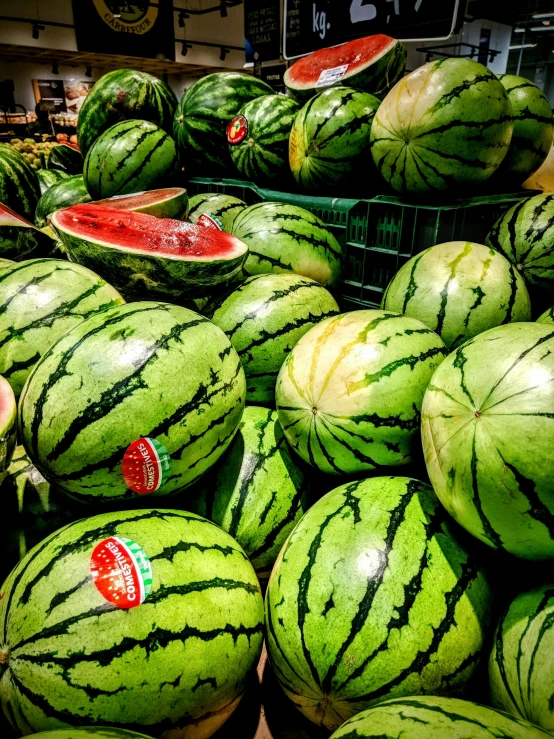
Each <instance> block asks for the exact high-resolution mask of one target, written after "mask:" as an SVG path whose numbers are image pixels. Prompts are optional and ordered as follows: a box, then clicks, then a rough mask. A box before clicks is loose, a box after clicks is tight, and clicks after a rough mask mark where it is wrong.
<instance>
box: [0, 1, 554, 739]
mask: <svg viewBox="0 0 554 739" xmlns="http://www.w3.org/2000/svg"><path fill="white" fill-rule="evenodd" d="M363 6H364V7H363V12H364V13H365V12H367V13H371V7H370V5H368V4H367V3H366V4H363ZM314 9H315V5H314ZM316 10H317V9H316ZM316 10H314V23H316V21H317V22H318V23H319V25H320V30H321V31H323V30H324V25H322V24H324V23H325V19H324V18H323V15H322V14H321V13H320V15H319V20H317V17H318V16H317V14H316ZM114 12H115V11H114ZM122 12H124V13H126V12H127V11H126V10H124V9H123V10H122ZM319 12H320V11H319V10H318V13H319ZM391 12H392V8H391ZM354 26H355V23H354V21H353V24H352V27H353V28H354ZM333 33H335V29H333ZM334 37H335V38H336V36H334ZM406 55H407V51H406V48H405V47H404V45H403V44H402V43H401V42H399V41H397V40H395V39H393V38H391V37H389V36H384V35H376V36H369V37H365V38H359V39H355V40H353V41H350V42H348V43H346V44H342V45H338V46H334V47H331V48H326V49H320V50H318V51H315V52H314V53H312V54H309V55H307V56H305V57H302V58H299V59H297V60H296V61H294V62H293V63H290V64H289V66H288V69H287V70H286V73H285V76H284V81H285V85H286V88H287V94H286V95H283V94H276V93H275V92H274V91H273V89H272V88H271V87H270V86H269V85H268V84H266V83H265V82H264V81H262V80H261V79H259V78H257V77H256V76H255V75H251V74H246V73H243V72H238V71H226V72H214V73H212V74H209V75H207V76H204V77H201V78H199V79H197V80H196V81H195V82H194V83H193V84H192V85H191V86H190V87H189V89H188V90H186V91H185V93H184V95H183V96H182V98H181V99H180V101H179V102H178V101H177V98H176V96H175V94H174V93H173V92H172V90H171V89H170V87H169V85H168V84H167V83H166V82H162V81H161V80H159V79H157V78H156V77H154V76H152V75H149V74H146V73H144V72H141V71H136V70H132V69H116V70H115V71H113V72H109V73H108V74H106V75H104V76H103V77H101V78H100V79H99V80H98V82H96V84H95V85H94V86H93V88H92V91H91V92H90V95H89V96H88V97H87V98H86V101H85V103H84V105H83V107H82V109H81V113H80V115H79V120H78V142H77V136H72V137H71V138H68V137H67V136H66V135H62V134H58V136H57V137H56V142H54V141H50V140H49V138H52V137H49V136H48V135H47V134H44V135H42V136H41V135H40V134H35V135H34V138H28V139H23V140H22V139H14V140H12V141H11V142H10V143H9V144H0V496H1V499H2V501H3V530H2V537H1V540H0V559H1V561H0V575H1V576H2V580H3V583H2V584H0V706H1V707H2V713H3V717H1V718H0V735H1V736H2V737H4V736H5V737H6V739H17V737H20V736H37V739H38V737H44V739H87V737H91V739H94V738H95V737H97V738H98V739H133V738H134V737H136V738H137V739H141V737H142V739H210V737H212V736H213V737H214V739H216V737H217V738H218V739H219V738H221V739H230V737H235V736H236V737H240V739H254V737H256V739H262V737H263V739H316V737H317V738H318V739H320V738H321V737H323V736H328V737H331V739H335V737H336V739H363V738H364V737H367V738H368V739H369V738H370V737H374V739H384V738H385V737H386V739H462V738H463V739H493V737H494V739H499V737H505V738H506V739H508V737H509V738H510V739H539V737H546V736H552V735H554V708H553V706H554V702H553V698H552V692H553V687H552V686H553V679H554V668H553V665H554V638H553V634H554V577H553V576H552V572H551V569H552V563H553V561H554V456H553V449H554V359H553V357H554V205H553V203H554V200H553V198H554V192H553V191H552V190H553V188H552V187H550V184H549V183H550V181H551V180H552V177H550V174H551V171H550V170H551V169H552V167H551V164H552V161H551V158H552V151H554V150H553V149H552V146H551V143H552V135H553V131H554V128H553V118H552V111H551V109H550V107H549V105H548V102H547V99H546V97H545V96H544V95H543V93H542V92H541V91H540V90H539V89H538V88H537V86H536V85H534V84H533V83H532V82H529V81H528V80H526V79H524V78H520V77H514V76H512V75H503V76H499V77H497V76H495V75H494V74H493V73H492V72H491V71H490V70H489V69H488V68H487V67H485V66H483V65H481V64H479V63H477V62H475V61H472V60H470V59H469V58H467V57H442V58H440V59H439V60H438V61H436V60H435V61H430V62H428V63H427V64H425V65H423V66H422V67H420V68H418V69H415V70H413V71H410V73H409V74H407V75H406V76H404V73H405V64H406ZM435 58H436V57H435ZM139 66H140V65H139ZM412 66H413V65H412ZM198 69H200V68H198ZM255 69H256V71H259V65H256V66H255ZM177 83H178V81H177V78H175V79H174V80H173V82H172V84H177ZM38 125H39V124H38V122H37V124H36V126H37V127H38ZM549 173H550V174H549ZM535 185H537V186H538V187H539V188H540V189H541V190H542V192H541V193H539V194H536V193H535V192H527V193H526V191H525V190H524V189H523V188H524V187H526V188H529V187H533V186H535ZM159 503H163V505H161V506H160V507H159V508H157V507H154V506H155V505H156V504H159ZM263 595H265V611H264V603H263V599H262V596H263ZM264 641H265V644H264ZM243 697H244V700H242V699H243ZM241 701H242V703H241ZM239 703H241V705H240V707H239V708H238V710H237V712H236V714H235V715H234V716H233V717H232V718H230V717H231V714H233V712H234V711H235V709H236V708H237V707H238V706H239ZM227 719H230V720H229V722H228V723H227ZM8 725H9V726H8ZM220 729H221V731H220ZM333 732H334V733H333Z"/></svg>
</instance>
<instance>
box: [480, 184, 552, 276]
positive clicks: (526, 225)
mask: <svg viewBox="0 0 554 739" xmlns="http://www.w3.org/2000/svg"><path fill="white" fill-rule="evenodd" d="M485 243H486V244H488V245H489V246H492V247H493V248H494V249H496V250H497V251H499V252H501V253H502V254H504V256H506V257H507V258H508V259H509V260H510V262H512V264H515V266H516V269H518V270H519V272H520V273H521V275H522V276H523V277H524V279H525V282H527V284H528V285H536V286H537V287H541V288H546V289H548V290H552V289H553V288H554V249H553V248H552V244H553V243H554V193H544V194H542V195H535V196H534V197H532V198H528V199H526V200H522V201H521V202H520V203H517V204H516V205H514V206H512V207H511V208H510V210H508V211H506V213H504V215H502V216H501V217H500V218H499V219H498V221H497V222H496V223H495V224H494V226H493V227H492V229H491V232H490V233H489V235H488V236H487V239H486V242H485Z"/></svg>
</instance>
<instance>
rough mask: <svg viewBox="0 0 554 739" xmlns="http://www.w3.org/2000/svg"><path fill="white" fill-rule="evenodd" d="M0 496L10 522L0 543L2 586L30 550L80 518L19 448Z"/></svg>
mask: <svg viewBox="0 0 554 739" xmlns="http://www.w3.org/2000/svg"><path fill="white" fill-rule="evenodd" d="M0 495H1V496H2V510H3V512H4V515H5V516H6V519H7V520H9V522H10V525H9V527H6V531H5V532H4V535H3V536H2V538H1V540H0V555H1V559H0V562H1V565H0V580H1V581H2V582H3V581H4V580H5V578H6V577H7V576H8V575H9V574H10V571H11V570H12V569H13V568H14V567H15V566H16V564H17V563H18V562H19V560H20V559H22V558H23V557H24V556H25V555H26V554H27V552H28V551H29V550H30V549H32V548H33V547H34V546H35V545H36V544H38V543H39V542H41V541H42V540H43V539H45V538H46V537H47V536H49V535H50V534H52V533H53V532H54V531H56V530H57V529H59V528H60V527H61V526H65V525H66V524H67V523H70V522H71V521H74V520H76V519H77V518H80V517H81V515H82V514H81V515H79V514H78V513H77V512H75V511H74V510H72V509H70V508H68V506H67V498H65V497H64V496H62V495H60V494H59V493H57V491H56V490H55V489H54V488H53V487H52V486H51V485H50V484H49V483H48V482H47V481H46V480H45V479H44V477H43V476H42V475H41V474H40V472H39V471H38V470H37V468H36V467H35V466H34V464H33V463H32V462H31V460H30V459H29V457H28V456H27V454H26V453H25V449H24V448H23V447H22V446H18V447H16V449H15V451H14V453H13V457H12V460H11V463H10V466H9V467H8V470H7V475H6V477H5V479H4V481H3V482H2V486H1V487H0Z"/></svg>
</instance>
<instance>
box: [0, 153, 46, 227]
mask: <svg viewBox="0 0 554 739" xmlns="http://www.w3.org/2000/svg"><path fill="white" fill-rule="evenodd" d="M39 198H40V185H39V183H38V179H37V175H36V172H35V170H34V169H33V168H32V167H31V165H30V164H28V162H27V160H26V159H25V157H23V156H22V155H21V154H20V153H19V152H18V151H16V150H15V149H14V148H13V147H11V146H9V145H8V144H2V143H0V203H3V204H4V205H5V206H7V207H8V208H10V210H13V211H15V213H17V215H18V216H21V217H22V218H25V219H26V220H28V221H31V222H32V220H33V218H34V215H35V208H36V207H37V203H38V200H39Z"/></svg>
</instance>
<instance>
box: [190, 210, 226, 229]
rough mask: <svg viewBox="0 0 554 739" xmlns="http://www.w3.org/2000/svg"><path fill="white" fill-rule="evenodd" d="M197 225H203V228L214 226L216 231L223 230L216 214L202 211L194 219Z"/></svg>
mask: <svg viewBox="0 0 554 739" xmlns="http://www.w3.org/2000/svg"><path fill="white" fill-rule="evenodd" d="M196 225H197V226H204V228H215V229H217V230H218V231H223V226H222V225H221V221H220V219H219V218H218V217H217V216H209V215H208V214H207V213H202V215H200V216H198V219H197V221H196Z"/></svg>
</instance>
